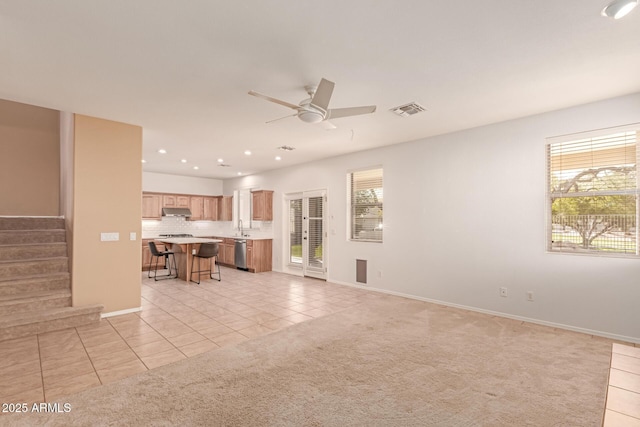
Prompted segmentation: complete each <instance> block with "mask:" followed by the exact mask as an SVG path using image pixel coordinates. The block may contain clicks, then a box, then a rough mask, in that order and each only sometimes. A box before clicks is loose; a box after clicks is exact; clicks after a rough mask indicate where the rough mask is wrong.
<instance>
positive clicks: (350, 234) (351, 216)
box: [346, 165, 384, 243]
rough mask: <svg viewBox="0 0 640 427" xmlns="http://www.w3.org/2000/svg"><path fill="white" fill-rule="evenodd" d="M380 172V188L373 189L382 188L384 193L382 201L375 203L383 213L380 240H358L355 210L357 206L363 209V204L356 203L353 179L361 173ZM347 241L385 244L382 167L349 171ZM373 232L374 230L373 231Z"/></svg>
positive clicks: (380, 222)
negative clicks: (355, 234)
mask: <svg viewBox="0 0 640 427" xmlns="http://www.w3.org/2000/svg"><path fill="white" fill-rule="evenodd" d="M377 170H379V171H380V187H372V189H373V188H380V190H381V193H382V201H381V202H378V203H375V206H376V207H379V210H380V211H381V213H382V215H381V216H380V221H379V225H380V232H379V233H380V238H379V239H378V238H371V237H369V238H358V237H356V236H354V233H355V229H356V228H357V227H358V225H357V224H356V215H355V213H354V209H356V208H357V206H360V207H362V206H363V204H359V205H356V204H355V203H354V194H353V185H352V182H353V177H354V174H357V173H360V172H373V171H377ZM346 181H347V240H349V241H352V242H369V243H383V241H384V228H383V227H384V167H383V166H382V165H374V166H368V167H364V168H358V169H352V170H349V171H348V172H347V179H346ZM372 231H373V230H372Z"/></svg>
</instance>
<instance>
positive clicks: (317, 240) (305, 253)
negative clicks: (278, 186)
mask: <svg viewBox="0 0 640 427" xmlns="http://www.w3.org/2000/svg"><path fill="white" fill-rule="evenodd" d="M326 201H327V196H326V191H325V190H317V191H305V192H303V193H297V194H291V195H289V196H288V197H287V203H288V205H289V206H288V208H289V209H288V210H289V221H288V224H289V265H290V266H292V267H299V268H301V269H302V274H303V275H304V276H309V277H316V278H318V279H326V276H327V266H326V263H325V256H326V242H325V236H326V234H325V228H326V227H325V217H324V212H325V210H326Z"/></svg>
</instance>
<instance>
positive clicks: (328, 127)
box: [319, 120, 338, 130]
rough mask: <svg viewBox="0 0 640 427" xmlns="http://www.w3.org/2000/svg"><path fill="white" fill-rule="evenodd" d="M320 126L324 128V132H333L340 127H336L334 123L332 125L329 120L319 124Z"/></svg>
mask: <svg viewBox="0 0 640 427" xmlns="http://www.w3.org/2000/svg"><path fill="white" fill-rule="evenodd" d="M319 125H320V126H322V129H324V130H333V129H337V128H338V127H337V126H336V125H334V124H333V123H331V122H330V121H329V120H323V121H321V122H320V123H319Z"/></svg>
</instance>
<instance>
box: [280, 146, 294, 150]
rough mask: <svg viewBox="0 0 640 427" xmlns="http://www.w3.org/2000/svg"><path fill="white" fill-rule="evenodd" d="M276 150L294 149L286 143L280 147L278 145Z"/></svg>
mask: <svg viewBox="0 0 640 427" xmlns="http://www.w3.org/2000/svg"><path fill="white" fill-rule="evenodd" d="M278 150H284V151H293V150H295V148H294V147H290V146H288V145H283V146H281V147H278Z"/></svg>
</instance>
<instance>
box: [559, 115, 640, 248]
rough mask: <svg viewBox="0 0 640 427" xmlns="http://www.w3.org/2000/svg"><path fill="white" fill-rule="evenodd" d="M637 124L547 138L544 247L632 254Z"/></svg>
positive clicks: (635, 205) (635, 237)
mask: <svg viewBox="0 0 640 427" xmlns="http://www.w3.org/2000/svg"><path fill="white" fill-rule="evenodd" d="M636 142H637V129H629V128H628V127H625V128H624V129H612V130H609V132H607V133H604V134H597V135H593V136H592V135H587V136H586V137H581V136H580V135H577V136H575V139H567V138H564V140H562V141H558V142H553V141H551V142H549V143H548V144H547V179H548V187H547V194H548V202H549V211H550V212H549V213H550V215H549V221H548V229H547V236H548V249H549V250H551V251H556V252H572V253H589V254H599V255H618V256H619V255H626V256H635V255H637V254H638V248H637V244H636V243H637V240H638V239H637V227H636V225H637V214H638V209H637V195H638V184H637V180H638V175H637V156H638V153H637V149H636V146H637V144H636Z"/></svg>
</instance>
